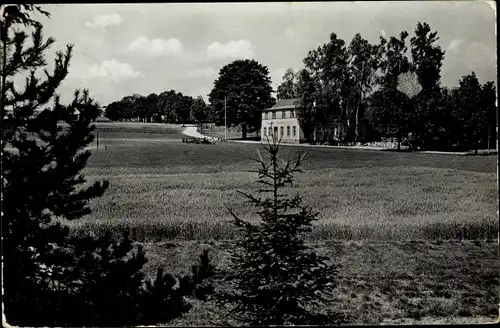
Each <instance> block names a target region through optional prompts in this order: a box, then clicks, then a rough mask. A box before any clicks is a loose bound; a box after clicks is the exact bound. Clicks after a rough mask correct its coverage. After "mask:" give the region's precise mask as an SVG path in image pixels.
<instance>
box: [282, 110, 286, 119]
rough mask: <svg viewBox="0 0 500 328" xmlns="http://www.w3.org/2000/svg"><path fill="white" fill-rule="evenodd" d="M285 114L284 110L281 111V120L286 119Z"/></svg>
mask: <svg viewBox="0 0 500 328" xmlns="http://www.w3.org/2000/svg"><path fill="white" fill-rule="evenodd" d="M285 113H286V111H284V110H282V111H281V118H285V117H286V114H285Z"/></svg>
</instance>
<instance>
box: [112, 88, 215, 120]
mask: <svg viewBox="0 0 500 328" xmlns="http://www.w3.org/2000/svg"><path fill="white" fill-rule="evenodd" d="M104 113H105V116H106V117H107V118H109V119H110V120H111V121H139V122H148V123H151V122H154V123H181V124H186V123H203V122H206V121H207V119H208V118H209V107H208V106H207V104H206V103H205V101H204V100H203V98H202V97H201V96H199V97H197V98H193V97H191V96H186V95H183V94H182V93H180V92H175V91H174V90H170V91H165V92H162V93H160V94H159V95H158V94H155V93H151V94H150V95H148V96H142V95H139V94H134V95H132V96H126V97H123V98H122V99H121V100H119V101H115V102H112V103H110V104H108V105H107V106H106V109H105V111H104Z"/></svg>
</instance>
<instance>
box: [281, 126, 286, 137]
mask: <svg viewBox="0 0 500 328" xmlns="http://www.w3.org/2000/svg"><path fill="white" fill-rule="evenodd" d="M284 131H285V128H283V127H280V135H281V136H283V134H285V133H284Z"/></svg>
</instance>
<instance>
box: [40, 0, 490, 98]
mask: <svg viewBox="0 0 500 328" xmlns="http://www.w3.org/2000/svg"><path fill="white" fill-rule="evenodd" d="M46 9H47V10H48V11H49V12H51V14H52V16H51V18H50V19H42V21H43V23H44V26H45V30H44V34H45V36H53V37H54V38H55V39H56V40H57V42H56V44H55V46H54V47H53V49H52V50H53V51H55V50H60V49H63V48H64V46H65V45H66V44H74V45H75V47H74V56H73V60H72V62H71V67H70V74H69V76H68V78H67V79H66V80H65V82H64V84H63V85H62V86H61V88H60V90H59V92H60V93H61V96H62V98H63V100H69V98H70V97H71V94H72V93H73V90H74V89H75V88H88V89H90V92H91V94H92V95H93V97H94V98H96V99H97V100H98V101H99V102H100V103H101V104H103V105H105V104H107V103H109V102H111V101H114V100H119V99H121V98H122V97H124V96H126V95H130V94H133V93H139V94H143V95H148V94H149V93H152V92H155V93H161V92H163V91H166V90H171V89H174V90H176V91H179V92H182V93H184V94H188V95H192V96H198V95H201V96H203V97H204V98H205V99H207V96H206V95H207V94H208V93H209V92H210V90H211V88H212V86H213V81H214V79H215V78H216V77H217V75H218V71H219V69H220V68H221V67H222V66H224V65H226V64H228V63H230V62H231V61H233V60H235V59H239V58H253V59H255V60H257V61H259V62H260V63H261V64H263V65H266V66H267V67H268V68H269V71H270V74H271V79H272V82H273V87H275V88H276V86H277V85H278V84H279V83H280V81H281V77H282V75H283V73H284V71H285V70H286V69H287V68H293V69H294V70H296V69H300V68H302V67H303V63H302V59H303V58H304V56H305V55H306V54H307V52H308V51H309V50H311V49H313V48H316V47H318V46H319V45H322V44H323V43H325V42H327V41H328V38H329V34H330V33H331V32H335V33H337V35H338V36H339V37H340V38H342V39H344V40H345V41H346V42H349V41H350V40H351V39H352V37H353V36H354V34H355V33H357V32H359V33H361V35H362V36H363V37H364V38H366V39H368V40H369V41H371V42H377V40H378V38H379V36H380V35H386V36H392V35H397V34H399V32H400V31H402V30H407V31H409V32H411V33H410V35H411V34H412V31H413V29H414V28H415V26H416V24H417V22H419V21H420V22H424V21H425V22H428V23H429V24H430V26H431V28H432V29H433V30H436V31H438V35H439V37H440V40H439V43H440V45H441V47H442V48H443V49H445V50H446V59H445V61H444V65H443V69H442V82H443V84H445V85H448V86H455V85H457V84H458V80H459V79H460V77H461V76H462V75H464V74H467V73H470V72H471V71H472V70H474V71H475V72H476V74H477V75H478V77H479V79H480V80H481V82H484V81H487V80H493V81H496V37H495V13H494V11H493V9H492V7H491V5H490V4H488V3H486V2H479V1H471V2H468V1H460V2H452V1H443V2H438V1H432V2H428V1H420V2H417V1H416V2H410V1H408V2H406V1H405V2H377V1H375V2H329V3H239V4H230V3H218V4H209V3H198V4H183V3H173V4H142V5H139V4H113V5H104V4H86V5H83V4H80V5H47V6H46Z"/></svg>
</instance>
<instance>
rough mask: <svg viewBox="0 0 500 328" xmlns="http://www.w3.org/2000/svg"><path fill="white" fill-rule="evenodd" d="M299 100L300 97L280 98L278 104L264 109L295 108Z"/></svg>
mask: <svg viewBox="0 0 500 328" xmlns="http://www.w3.org/2000/svg"><path fill="white" fill-rule="evenodd" d="M298 100H299V98H293V99H280V100H278V101H277V102H276V105H274V106H273V107H271V108H266V109H264V110H263V111H270V110H282V109H294V108H295V103H296V102H297V101H298Z"/></svg>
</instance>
